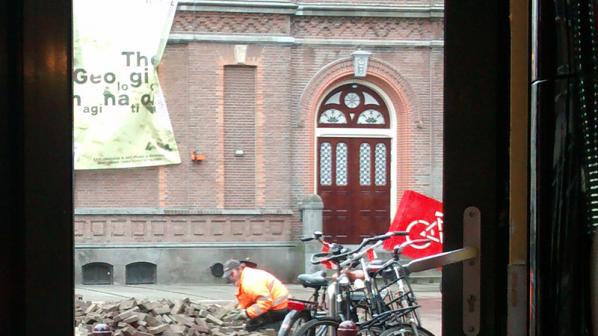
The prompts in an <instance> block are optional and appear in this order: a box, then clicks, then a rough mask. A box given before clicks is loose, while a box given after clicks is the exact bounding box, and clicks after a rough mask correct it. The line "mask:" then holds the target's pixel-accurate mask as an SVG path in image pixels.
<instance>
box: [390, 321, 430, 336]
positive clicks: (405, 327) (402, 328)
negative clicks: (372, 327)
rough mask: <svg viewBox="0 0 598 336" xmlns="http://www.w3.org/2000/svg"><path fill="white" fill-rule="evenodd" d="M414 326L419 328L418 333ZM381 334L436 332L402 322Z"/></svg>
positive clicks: (426, 335)
mask: <svg viewBox="0 0 598 336" xmlns="http://www.w3.org/2000/svg"><path fill="white" fill-rule="evenodd" d="M414 328H415V329H416V330H417V333H416V332H415V330H414ZM380 336H434V334H432V333H431V332H429V331H428V330H426V329H424V328H422V327H418V326H412V325H409V324H401V325H398V326H396V327H392V328H390V329H386V330H384V332H382V333H381V334H380Z"/></svg>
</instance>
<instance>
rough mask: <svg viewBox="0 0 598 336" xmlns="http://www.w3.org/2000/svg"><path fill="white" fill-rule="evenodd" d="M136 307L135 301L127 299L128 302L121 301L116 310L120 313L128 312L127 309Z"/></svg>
mask: <svg viewBox="0 0 598 336" xmlns="http://www.w3.org/2000/svg"><path fill="white" fill-rule="evenodd" d="M136 305H137V301H136V300H135V299H129V300H125V301H122V302H121V303H120V305H119V306H118V309H120V310H121V311H123V310H129V309H131V308H133V307H135V306H136Z"/></svg>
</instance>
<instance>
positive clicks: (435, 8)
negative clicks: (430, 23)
mask: <svg viewBox="0 0 598 336" xmlns="http://www.w3.org/2000/svg"><path fill="white" fill-rule="evenodd" d="M178 10H179V11H201V12H232V13H264V14H287V15H295V16H359V17H405V18H431V17H437V18H441V17H443V16H444V6H442V5H427V6H426V5H356V4H347V3H309V4H303V3H301V2H299V3H293V2H290V1H233V0H229V1H225V0H221V1H216V0H190V1H179V5H178Z"/></svg>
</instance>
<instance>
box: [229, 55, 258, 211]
mask: <svg viewBox="0 0 598 336" xmlns="http://www.w3.org/2000/svg"><path fill="white" fill-rule="evenodd" d="M255 105H256V95H255V67H252V66H237V65H234V66H233V65H231V66H225V67H224V189H225V190H224V205H225V207H227V208H254V207H255V113H256V112H255Z"/></svg>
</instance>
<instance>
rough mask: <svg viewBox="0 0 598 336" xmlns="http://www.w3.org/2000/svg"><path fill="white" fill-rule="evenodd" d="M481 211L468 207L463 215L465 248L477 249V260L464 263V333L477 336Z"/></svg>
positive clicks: (478, 324)
mask: <svg viewBox="0 0 598 336" xmlns="http://www.w3.org/2000/svg"><path fill="white" fill-rule="evenodd" d="M480 225H481V214H480V209H478V208H476V207H468V208H467V209H465V212H464V213H463V246H466V247H472V248H475V249H477V251H478V253H477V256H476V257H475V258H472V259H469V260H466V261H464V262H463V332H464V333H465V335H467V336H475V335H478V334H479V332H480V259H481V256H480V253H481V243H482V240H481V228H480Z"/></svg>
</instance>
